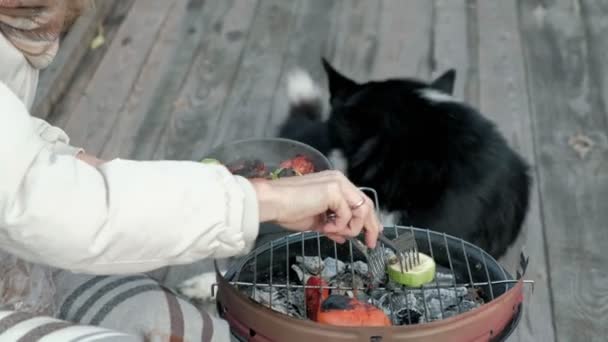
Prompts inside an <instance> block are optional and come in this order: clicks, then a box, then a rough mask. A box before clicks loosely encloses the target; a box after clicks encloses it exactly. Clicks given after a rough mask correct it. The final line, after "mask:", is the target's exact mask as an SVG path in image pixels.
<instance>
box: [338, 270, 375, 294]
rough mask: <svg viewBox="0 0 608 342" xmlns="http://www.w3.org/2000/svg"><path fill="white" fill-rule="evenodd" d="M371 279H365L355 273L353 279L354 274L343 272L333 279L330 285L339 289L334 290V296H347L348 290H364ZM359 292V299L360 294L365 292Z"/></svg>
mask: <svg viewBox="0 0 608 342" xmlns="http://www.w3.org/2000/svg"><path fill="white" fill-rule="evenodd" d="M368 281H369V279H367V278H364V277H363V276H361V275H359V274H357V273H355V276H354V278H353V275H352V273H350V272H343V273H340V274H339V275H338V276H337V277H335V278H334V279H332V281H330V283H329V284H330V285H332V286H335V287H337V288H338V289H334V290H333V292H332V293H334V294H343V295H346V290H347V289H353V286H354V289H364V288H365V285H366V284H367V283H368ZM356 292H357V297H358V294H359V292H363V291H356Z"/></svg>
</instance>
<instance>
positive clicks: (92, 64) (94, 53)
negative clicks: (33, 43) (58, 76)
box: [46, 0, 135, 127]
mask: <svg viewBox="0 0 608 342" xmlns="http://www.w3.org/2000/svg"><path fill="white" fill-rule="evenodd" d="M134 1H135V0H121V1H116V3H115V4H114V6H112V9H111V10H110V12H109V13H108V14H107V15H106V16H105V18H104V19H103V23H101V25H102V26H103V35H104V40H105V42H104V44H103V45H101V46H100V47H98V48H97V49H94V50H92V49H90V48H89V46H90V44H89V43H88V41H84V42H81V44H82V45H83V46H84V48H85V49H87V52H86V54H85V55H84V57H83V58H82V59H81V60H80V63H73V64H74V65H76V66H78V68H77V71H76V72H75V73H74V75H73V76H72V77H71V79H70V80H69V82H68V85H67V87H66V89H65V91H64V93H63V94H62V95H61V96H60V99H59V100H58V101H57V103H54V105H53V106H52V109H51V110H50V113H49V115H48V116H47V117H46V120H48V121H49V122H50V123H52V124H53V125H56V126H59V127H65V123H66V122H67V121H68V120H69V118H70V117H71V116H72V115H73V114H74V109H75V108H76V106H78V102H79V101H80V98H81V97H82V94H83V93H84V91H85V90H86V88H87V87H88V85H89V81H91V78H92V77H93V75H94V74H95V71H96V70H97V67H98V66H99V64H100V63H101V60H102V59H103V57H104V56H105V55H106V53H107V52H108V49H109V47H110V45H111V43H112V41H113V40H114V37H115V36H116V33H117V32H118V29H119V28H120V25H121V24H122V23H123V20H124V18H125V17H126V15H127V14H128V13H129V10H130V9H131V6H133V3H134ZM61 49H63V47H61Z"/></svg>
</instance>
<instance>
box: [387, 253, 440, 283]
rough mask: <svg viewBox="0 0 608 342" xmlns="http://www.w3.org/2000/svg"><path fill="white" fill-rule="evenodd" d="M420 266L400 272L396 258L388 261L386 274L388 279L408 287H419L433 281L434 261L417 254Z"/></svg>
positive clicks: (424, 255) (426, 256)
mask: <svg viewBox="0 0 608 342" xmlns="http://www.w3.org/2000/svg"><path fill="white" fill-rule="evenodd" d="M419 256H420V264H419V265H417V266H414V267H413V268H411V269H409V270H408V271H405V272H401V265H400V264H399V261H398V260H397V258H394V259H391V260H389V261H388V265H387V267H386V272H387V273H388V277H389V279H391V280H392V281H394V282H396V283H398V284H401V285H405V286H408V287H420V286H422V285H424V284H427V283H430V282H431V281H433V279H435V260H433V258H431V257H430V256H428V255H426V254H423V253H419Z"/></svg>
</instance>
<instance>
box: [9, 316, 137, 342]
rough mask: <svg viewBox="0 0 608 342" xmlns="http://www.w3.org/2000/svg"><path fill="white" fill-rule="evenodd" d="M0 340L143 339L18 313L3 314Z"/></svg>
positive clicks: (83, 341) (119, 341) (133, 341)
mask: <svg viewBox="0 0 608 342" xmlns="http://www.w3.org/2000/svg"><path fill="white" fill-rule="evenodd" d="M0 341H7V342H8V341H11V342H13V341H14V342H89V341H90V342H92V341H96V342H99V341H103V342H113V341H116V342H139V341H141V339H138V338H136V337H135V336H129V335H127V334H124V333H119V332H116V331H111V330H108V329H104V328H99V327H92V326H82V325H76V324H74V323H69V322H65V321H61V320H58V319H54V318H50V317H44V316H36V315H34V314H28V313H23V312H17V311H0Z"/></svg>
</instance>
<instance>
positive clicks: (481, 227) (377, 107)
mask: <svg viewBox="0 0 608 342" xmlns="http://www.w3.org/2000/svg"><path fill="white" fill-rule="evenodd" d="M323 66H324V68H325V71H326V73H327V76H328V79H329V91H330V104H331V113H330V116H329V119H328V120H327V121H324V120H322V118H321V117H322V110H323V105H322V100H321V96H320V91H319V89H318V88H317V87H316V85H315V84H314V82H313V81H312V80H311V79H310V76H309V75H308V74H307V73H305V72H303V71H299V72H297V73H294V74H292V77H291V78H290V80H289V84H288V88H289V89H288V92H289V95H290V103H291V107H290V113H289V118H288V119H287V121H286V122H285V123H284V124H283V126H282V127H281V130H280V134H279V135H280V136H282V137H285V138H290V139H294V140H299V141H301V142H304V143H307V144H309V145H311V146H313V147H315V148H317V149H319V150H320V151H321V152H323V153H324V154H328V153H330V152H331V151H332V150H334V149H337V150H339V151H341V152H342V154H343V155H344V157H345V158H346V161H347V175H348V177H349V178H350V179H351V180H352V181H353V183H355V184H357V185H359V186H366V187H372V188H374V189H376V191H377V192H378V195H379V198H380V203H381V206H382V209H383V210H385V211H387V212H390V213H393V214H395V216H396V217H397V223H399V224H402V225H412V226H415V227H420V228H428V229H432V230H435V231H440V232H445V233H448V234H451V235H454V236H457V237H461V238H463V239H465V240H467V241H470V242H472V243H474V244H476V245H478V246H479V247H481V248H483V249H484V250H486V251H487V252H489V253H490V254H491V255H492V256H494V257H495V258H498V257H500V256H502V255H503V254H504V253H505V251H506V250H507V248H508V247H509V246H510V245H511V244H512V243H513V242H514V240H515V239H516V238H517V236H518V234H519V232H520V231H521V226H522V222H523V220H524V218H525V216H526V213H527V210H528V202H529V195H530V186H531V180H530V177H529V175H528V166H527V164H526V163H525V162H524V161H523V160H522V158H521V157H520V156H519V155H518V154H517V153H516V152H515V151H513V150H512V149H511V148H510V147H509V146H508V144H507V142H506V140H505V139H504V138H503V137H502V135H501V134H500V133H499V132H498V130H497V129H496V128H495V126H494V124H493V123H492V122H490V121H489V120H488V119H486V118H485V117H483V116H482V115H481V114H480V113H479V112H478V111H477V110H475V109H474V108H472V107H471V106H469V105H467V104H465V103H463V102H461V101H458V100H456V99H455V98H453V97H452V96H451V94H452V90H453V87H454V81H455V77H456V72H455V71H454V70H449V71H447V72H446V73H445V74H443V75H442V76H440V77H439V78H437V79H436V80H435V81H433V82H432V83H430V84H429V83H425V82H422V81H419V80H415V79H388V80H384V81H372V82H367V83H356V82H354V81H352V80H350V79H349V78H347V77H345V76H343V75H341V74H340V73H339V72H338V71H336V70H335V69H334V68H333V67H332V66H331V65H330V64H329V63H328V62H327V61H325V60H323Z"/></svg>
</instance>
